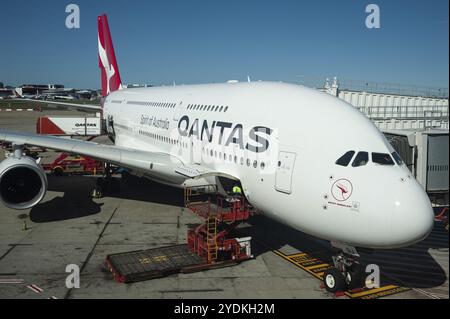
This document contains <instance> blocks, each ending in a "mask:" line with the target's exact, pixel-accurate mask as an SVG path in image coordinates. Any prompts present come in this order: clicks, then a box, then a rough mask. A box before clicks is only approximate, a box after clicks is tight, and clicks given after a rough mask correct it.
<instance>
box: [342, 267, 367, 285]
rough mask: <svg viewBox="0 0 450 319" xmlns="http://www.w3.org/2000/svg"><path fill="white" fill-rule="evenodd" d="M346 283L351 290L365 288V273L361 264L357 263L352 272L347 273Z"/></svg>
mask: <svg viewBox="0 0 450 319" xmlns="http://www.w3.org/2000/svg"><path fill="white" fill-rule="evenodd" d="M345 282H346V283H347V286H348V288H349V289H355V288H363V287H364V286H365V271H364V267H363V266H362V265H361V264H358V263H355V264H353V265H352V267H351V269H350V271H347V272H346V273H345Z"/></svg>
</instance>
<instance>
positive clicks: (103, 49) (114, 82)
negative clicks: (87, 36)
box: [98, 15, 122, 96]
mask: <svg viewBox="0 0 450 319" xmlns="http://www.w3.org/2000/svg"><path fill="white" fill-rule="evenodd" d="M98 60H99V67H100V70H101V80H102V96H107V95H108V94H109V93H111V92H114V91H117V90H121V89H122V81H121V79H120V74H119V68H118V66H117V61H116V54H115V53H114V47H113V43H112V40H111V33H110V31H109V25H108V18H107V17H106V15H102V16H99V17H98Z"/></svg>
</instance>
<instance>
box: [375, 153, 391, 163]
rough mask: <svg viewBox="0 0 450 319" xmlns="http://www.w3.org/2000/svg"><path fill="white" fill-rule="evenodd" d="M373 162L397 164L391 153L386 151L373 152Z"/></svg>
mask: <svg viewBox="0 0 450 319" xmlns="http://www.w3.org/2000/svg"><path fill="white" fill-rule="evenodd" d="M372 162H374V163H376V164H380V165H395V163H394V161H393V160H392V157H391V155H389V154H385V153H372Z"/></svg>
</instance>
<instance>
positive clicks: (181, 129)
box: [104, 82, 433, 248]
mask: <svg viewBox="0 0 450 319" xmlns="http://www.w3.org/2000/svg"><path fill="white" fill-rule="evenodd" d="M104 118H105V119H108V118H110V119H113V123H114V125H113V126H114V131H115V136H116V144H117V145H118V146H123V147H128V148H134V149H140V150H148V151H152V152H162V153H170V154H172V155H174V156H176V157H178V158H179V159H181V160H182V161H183V162H185V163H191V164H200V165H201V166H202V167H206V168H208V169H211V170H213V171H215V172H219V173H220V174H223V175H228V176H233V177H235V178H236V179H239V180H240V182H241V184H242V186H243V190H244V193H245V195H246V197H247V199H248V200H249V202H250V203H251V204H252V205H253V206H255V207H256V208H257V209H258V210H260V211H261V212H263V213H264V214H265V215H267V216H269V217H271V218H273V219H276V220H278V221H280V222H282V223H284V224H287V225H289V226H291V227H293V228H295V229H297V230H300V231H303V232H305V233H308V234H310V235H313V236H317V237H319V238H323V239H326V240H330V241H335V242H340V243H345V244H349V245H353V246H361V247H371V248H394V247H400V246H405V245H409V244H412V243H414V242H417V241H419V240H421V239H423V238H424V237H426V236H427V235H428V234H429V232H430V231H431V228H432V225H433V213H432V210H431V205H430V202H429V200H428V197H427V195H426V194H425V193H424V191H423V190H422V189H421V187H420V186H419V185H418V183H417V182H416V181H415V179H414V178H412V177H411V175H410V172H409V171H408V169H407V168H406V166H405V165H398V164H395V165H380V164H376V163H374V162H372V161H371V160H370V157H369V161H368V162H367V164H366V165H363V166H359V167H353V166H352V165H351V164H350V165H348V166H340V165H336V164H335V162H336V160H337V159H338V158H340V157H341V156H342V155H344V154H345V153H346V152H347V151H351V150H353V151H355V153H358V152H360V151H365V152H368V154H369V156H370V154H372V152H375V153H382V154H391V153H393V152H394V150H393V148H392V147H391V146H390V144H389V143H388V142H387V141H386V139H385V138H384V136H383V135H382V134H381V132H380V131H379V130H378V129H377V128H376V127H375V125H373V124H372V123H371V122H370V121H369V120H368V119H367V118H366V117H365V116H363V115H362V114H360V113H359V112H358V111H357V110H355V109H354V108H353V107H352V106H351V105H349V104H347V103H345V102H343V101H341V100H339V99H337V98H335V97H333V96H330V95H328V94H326V93H321V92H319V91H317V90H313V89H308V88H305V87H302V86H298V85H292V84H283V83H273V82H252V83H227V84H207V85H186V86H174V87H156V88H139V89H125V90H119V91H116V92H113V93H111V94H110V95H109V96H108V97H107V99H106V100H105V104H104ZM166 182H168V183H172V184H174V185H178V186H183V185H189V183H192V182H193V181H189V180H186V181H185V183H181V184H179V183H178V182H176V181H173V182H171V181H166ZM339 187H340V188H339ZM341 189H345V193H344V191H342V192H341ZM268 231H270V230H268Z"/></svg>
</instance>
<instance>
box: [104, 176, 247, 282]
mask: <svg viewBox="0 0 450 319" xmlns="http://www.w3.org/2000/svg"><path fill="white" fill-rule="evenodd" d="M184 196H185V206H186V207H187V208H189V209H191V210H192V212H194V213H195V214H197V215H198V216H200V217H202V218H204V223H202V224H201V225H198V226H196V227H194V228H192V229H189V230H188V236H187V237H188V240H187V243H186V244H179V245H172V246H167V247H158V248H151V249H145V250H137V251H130V252H124V253H117V254H110V255H108V256H106V266H107V268H108V269H109V271H110V272H111V273H112V275H113V278H114V279H115V280H116V281H118V282H122V283H130V282H136V281H142V280H148V279H152V278H159V277H164V276H168V275H171V274H175V273H180V272H181V273H189V272H196V271H200V270H206V269H213V268H220V267H226V266H228V265H231V264H235V263H238V262H241V261H244V260H247V259H250V258H252V257H253V256H252V255H251V245H250V240H251V237H245V238H233V237H232V236H231V231H232V230H233V229H234V228H236V226H237V225H239V224H240V223H242V222H243V221H245V220H247V219H248V218H249V217H250V215H251V208H250V206H249V204H248V203H247V202H246V201H245V198H244V197H242V196H233V197H230V196H225V197H224V196H221V195H219V194H218V192H217V188H216V186H212V185H207V186H201V187H191V188H186V189H185V191H184Z"/></svg>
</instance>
